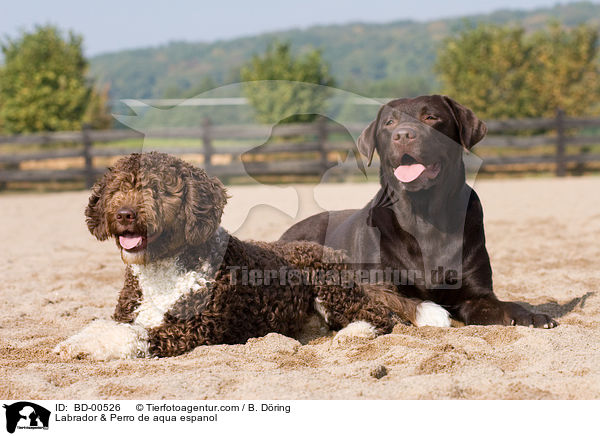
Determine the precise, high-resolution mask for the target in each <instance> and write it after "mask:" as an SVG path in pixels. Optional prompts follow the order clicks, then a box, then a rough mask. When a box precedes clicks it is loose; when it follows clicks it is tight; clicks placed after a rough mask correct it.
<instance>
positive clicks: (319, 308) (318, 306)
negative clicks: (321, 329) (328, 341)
mask: <svg viewBox="0 0 600 436" xmlns="http://www.w3.org/2000/svg"><path fill="white" fill-rule="evenodd" d="M314 305H315V310H316V311H317V313H318V314H319V315H321V317H322V318H323V319H324V320H325V322H326V323H329V315H328V314H327V311H326V310H325V307H324V306H323V300H321V299H320V298H315V301H314Z"/></svg>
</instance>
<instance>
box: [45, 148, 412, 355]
mask: <svg viewBox="0 0 600 436" xmlns="http://www.w3.org/2000/svg"><path fill="white" fill-rule="evenodd" d="M226 200H227V195H226V191H225V188H224V187H223V185H222V184H221V182H220V181H219V180H218V179H216V178H213V177H210V176H208V175H207V174H206V173H205V172H204V170H202V169H200V168H197V167H195V166H193V165H191V164H189V163H186V162H184V161H182V160H180V159H178V158H176V157H173V156H170V155H166V154H162V153H156V152H152V153H147V154H132V155H129V156H127V157H124V158H122V159H121V160H119V161H118V162H117V163H116V165H115V166H114V167H113V168H111V169H110V170H109V171H108V172H107V173H106V174H105V175H104V176H103V177H102V179H101V180H100V181H99V182H98V183H96V185H95V186H94V188H93V191H92V194H91V197H90V199H89V204H88V207H87V209H86V217H87V220H86V221H87V225H88V228H89V230H90V232H91V233H92V234H93V235H94V236H95V237H96V238H97V239H99V240H106V239H108V238H111V237H114V238H115V240H116V244H117V247H118V248H119V249H120V251H121V257H122V259H123V261H124V262H125V263H126V264H127V268H126V275H125V285H124V287H123V290H122V291H121V294H120V296H119V301H118V304H117V307H116V310H115V313H114V316H113V318H114V320H113V321H107V320H99V321H95V322H93V323H92V324H90V325H89V326H88V327H86V328H85V329H84V330H83V331H82V332H80V333H78V334H77V335H75V336H73V337H71V338H70V339H67V340H66V341H64V342H62V343H60V344H59V345H58V346H57V347H56V349H55V351H56V352H57V353H59V354H61V355H63V356H65V357H81V356H89V357H91V358H94V359H99V360H102V359H112V358H128V357H136V356H138V357H139V356H174V355H178V354H181V353H185V352H187V351H189V350H191V349H193V348H195V347H196V346H199V345H205V344H206V345H209V344H233V343H243V342H245V341H246V340H247V339H248V338H251V337H257V336H263V335H265V334H267V333H269V332H278V333H281V334H284V335H289V336H294V335H297V334H298V333H299V331H300V330H301V328H302V327H303V326H304V325H305V323H306V322H307V318H308V315H309V314H310V313H311V312H314V311H317V312H318V313H320V314H321V315H322V316H323V317H324V318H325V321H326V323H327V324H328V325H329V327H331V328H333V329H340V328H343V327H346V326H348V325H349V324H350V323H354V329H353V331H356V330H357V328H358V330H359V331H360V332H361V334H364V335H366V334H376V333H383V332H389V331H390V330H391V329H392V327H393V326H394V324H395V322H396V321H398V320H399V319H404V320H414V318H415V310H416V309H415V308H416V305H415V304H414V303H413V302H412V301H410V300H403V299H401V298H397V297H395V296H394V294H393V293H392V292H387V291H386V289H385V288H384V287H383V286H377V285H369V286H361V285H356V284H354V283H350V285H349V286H342V285H341V284H331V283H323V282H319V283H316V284H315V283H311V284H310V285H309V284H306V283H305V281H303V280H291V276H288V280H286V281H281V277H282V276H281V275H279V276H277V278H276V279H274V280H272V281H270V282H269V284H268V285H267V284H266V283H267V281H266V272H267V271H271V272H279V273H281V272H282V271H299V270H302V269H306V268H310V269H311V270H321V271H325V270H331V269H332V268H333V269H334V270H336V271H339V272H342V271H344V270H345V268H346V267H345V266H344V265H345V264H344V263H343V262H341V260H342V256H343V255H342V253H341V252H335V251H333V250H331V249H328V248H324V247H322V246H321V245H318V244H315V243H310V242H274V243H262V242H244V241H240V240H239V239H237V238H235V237H233V236H231V235H229V234H228V233H227V232H226V231H225V230H224V229H223V228H222V227H220V220H221V214H222V212H223V208H224V206H225V203H226ZM324 250H326V252H324ZM324 254H326V255H327V256H325V258H327V259H328V260H331V259H338V262H337V263H336V262H333V263H328V264H325V263H324V262H323V261H322V259H323V258H324ZM252 270H258V271H263V272H265V277H264V280H265V281H264V283H260V282H258V281H255V282H248V281H247V280H246V281H243V280H237V281H236V280H233V278H234V275H236V274H237V273H241V272H244V271H252ZM234 273H235V274H234ZM237 275H239V276H241V274H237ZM237 278H238V279H239V277H237Z"/></svg>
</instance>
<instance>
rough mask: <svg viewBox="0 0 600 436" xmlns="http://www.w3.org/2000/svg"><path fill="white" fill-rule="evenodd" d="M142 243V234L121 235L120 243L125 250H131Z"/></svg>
mask: <svg viewBox="0 0 600 436" xmlns="http://www.w3.org/2000/svg"><path fill="white" fill-rule="evenodd" d="M141 243H142V237H141V236H119V244H121V247H123V248H124V249H125V250H131V249H132V248H135V247H137V246H138V245H140V244H141Z"/></svg>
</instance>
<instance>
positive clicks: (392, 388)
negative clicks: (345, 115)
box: [0, 177, 600, 399]
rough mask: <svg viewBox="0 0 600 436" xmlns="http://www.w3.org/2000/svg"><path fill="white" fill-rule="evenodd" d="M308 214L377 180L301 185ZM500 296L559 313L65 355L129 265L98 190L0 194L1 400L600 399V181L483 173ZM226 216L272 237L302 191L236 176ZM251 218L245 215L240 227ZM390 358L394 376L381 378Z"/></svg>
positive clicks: (106, 304)
mask: <svg viewBox="0 0 600 436" xmlns="http://www.w3.org/2000/svg"><path fill="white" fill-rule="evenodd" d="M298 189H299V191H298V192H299V193H300V194H301V195H302V196H303V198H305V199H306V198H307V199H308V200H306V201H304V202H303V203H302V208H301V210H300V214H301V215H304V216H306V215H308V214H309V213H311V212H314V211H315V210H318V205H319V204H320V205H322V206H324V207H326V208H328V209H342V208H347V207H361V206H362V205H364V204H365V203H366V202H367V201H368V200H369V199H370V198H371V196H372V195H373V194H374V192H375V191H376V189H377V186H376V185H374V184H359V185H352V184H331V185H321V186H319V187H318V189H317V190H316V191H315V193H316V195H315V198H316V201H314V202H313V201H311V200H312V198H311V192H312V191H311V189H310V188H307V187H301V188H298ZM476 190H477V191H478V193H479V195H480V197H481V199H482V202H483V206H484V211H485V225H486V232H487V240H488V251H489V252H490V256H491V260H492V266H493V268H494V279H495V289H496V293H497V294H498V296H499V297H500V298H503V299H510V300H518V301H522V302H525V303H527V304H529V305H531V306H533V307H534V308H535V309H536V310H540V311H545V312H547V313H549V314H550V315H552V316H554V317H555V318H556V319H557V320H558V321H559V322H560V326H559V327H558V328H556V329H553V330H537V329H530V328H527V327H500V326H489V327H479V326H468V327H452V328H447V329H440V328H433V327H425V328H416V327H409V326H397V327H396V328H395V330H394V332H393V333H392V334H389V335H384V336H380V337H378V338H376V339H373V340H367V339H355V340H353V341H351V342H348V343H343V344H335V343H333V342H332V340H331V336H324V337H321V338H319V339H316V340H313V341H312V342H309V343H307V344H304V345H302V344H301V343H300V342H298V341H296V340H295V339H292V338H288V337H284V336H281V335H278V334H269V335H267V336H265V337H263V338H256V339H251V340H249V341H248V343H246V344H243V345H220V346H202V347H198V348H197V349H195V350H194V351H192V352H190V353H188V354H185V355H183V356H179V357H175V358H165V359H138V360H121V361H111V362H93V361H88V360H77V361H62V360H60V359H59V358H57V357H55V356H54V355H53V354H52V352H51V350H52V348H53V347H54V345H55V344H56V343H58V342H59V341H61V340H63V339H64V338H66V337H68V336H70V335H72V334H74V333H76V332H77V331H79V330H80V329H81V328H82V327H84V326H85V325H86V324H88V323H89V322H90V321H92V320H93V319H96V318H108V317H110V315H111V314H112V312H113V308H114V305H115V301H116V298H117V294H118V291H119V289H120V286H121V281H122V274H123V264H122V262H121V260H120V258H119V255H118V253H117V251H116V248H115V246H114V243H112V242H104V243H99V242H97V241H95V240H94V239H93V238H92V236H91V235H89V233H88V232H87V229H86V227H85V223H84V219H83V209H84V207H85V205H86V203H87V197H88V192H71V193H56V194H18V195H16V194H5V195H2V196H0V214H1V215H0V217H1V220H2V221H1V223H2V225H1V226H0V244H1V250H0V277H1V278H2V280H1V281H0V398H4V399H16V398H20V399H89V398H111V399H116V398H122V399H126V398H131V399H137V398H155V399H159V398H168V399H242V398H243V399H327V398H337V399H351V398H378V399H536V398H544V399H552V398H559V399H591V398H600V294H599V293H598V291H599V287H598V278H599V275H600V261H599V259H600V243H599V242H600V201H598V200H599V199H600V194H599V192H600V178H597V177H588V178H578V179H576V178H567V179H520V180H488V181H480V182H478V183H477V184H476ZM229 192H230V194H231V195H232V198H231V200H230V203H229V205H228V207H227V209H226V212H225V217H224V226H225V227H226V228H228V229H231V230H238V235H240V236H242V237H244V238H254V239H264V240H273V239H277V238H278V237H279V235H280V234H281V233H282V232H283V231H284V230H285V229H286V228H287V227H288V226H289V225H290V224H291V223H292V222H293V220H292V218H290V217H289V216H286V215H284V214H283V213H281V212H277V211H276V210H274V209H271V208H269V207H268V206H262V207H259V208H255V209H254V210H252V212H251V213H250V214H249V216H248V219H247V220H245V221H244V218H245V217H246V214H247V211H248V210H249V209H250V208H251V206H253V205H256V204H260V203H261V202H264V201H265V198H268V199H269V201H268V203H269V204H273V205H277V206H278V207H280V208H282V209H284V210H286V211H288V213H289V211H295V205H296V204H295V198H296V197H295V196H294V195H290V192H291V191H290V190H289V189H288V190H285V189H278V188H266V187H243V186H242V187H232V188H230V189H229ZM240 223H244V225H243V226H242V227H241V228H239V227H240ZM379 365H384V366H385V367H386V368H387V372H388V374H387V375H386V376H384V377H382V378H380V379H377V378H375V377H373V376H371V371H372V370H373V369H374V368H376V367H377V366H379Z"/></svg>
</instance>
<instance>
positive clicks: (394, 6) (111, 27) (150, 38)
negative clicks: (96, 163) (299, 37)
mask: <svg viewBox="0 0 600 436" xmlns="http://www.w3.org/2000/svg"><path fill="white" fill-rule="evenodd" d="M598 1H600V0H598ZM598 1H594V3H596V2H598ZM3 3H4V4H3V5H2V8H1V9H2V10H1V12H0V36H2V37H5V36H9V37H14V36H16V35H18V33H19V31H20V30H21V29H24V30H30V29H32V28H33V26H34V25H35V24H47V23H52V24H55V25H58V26H59V27H61V28H63V29H71V30H74V31H75V32H77V33H79V34H82V35H83V37H84V41H85V52H86V54H87V55H88V56H93V55H96V54H99V53H104V52H111V51H117V50H121V49H126V48H138V47H148V46H156V45H159V44H164V43H167V42H169V41H214V40H217V39H230V38H234V37H238V36H246V35H253V34H258V33H262V32H268V31H274V30H285V29H289V28H293V27H300V28H305V27H309V26H311V25H315V24H343V23H347V22H351V21H366V22H389V21H395V20H402V19H413V20H421V21H424V20H432V19H436V18H445V17H454V16H462V15H472V14H478V13H487V12H492V11H494V10H498V9H507V8H508V9H533V8H536V7H541V6H553V5H555V4H556V3H558V2H557V0H504V1H501V0H483V1H482V0H464V1H447V0H446V1H444V0H427V1H420V0H412V1H398V0H396V1H393V0H348V1H324V0H302V1H293V2H285V1H271V0H246V1H243V0H225V1H210V2H207V1H201V0H200V1H193V0H170V1H164V0H162V1H155V0H144V1H141V0H130V1H127V0H120V1H117V0H100V1H93V2H92V1H85V0H50V1H48V0H36V1H34V0H20V1H10V0H4V2H3ZM562 3H569V2H568V1H564V0H563V1H562Z"/></svg>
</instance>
